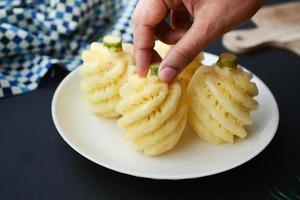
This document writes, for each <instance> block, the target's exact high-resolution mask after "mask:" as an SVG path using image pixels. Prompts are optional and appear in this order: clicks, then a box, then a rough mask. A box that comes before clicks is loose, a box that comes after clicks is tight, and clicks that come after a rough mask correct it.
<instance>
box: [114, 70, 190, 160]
mask: <svg viewBox="0 0 300 200" xmlns="http://www.w3.org/2000/svg"><path fill="white" fill-rule="evenodd" d="M152 71H153V70H152ZM120 95H121V100H120V102H119V103H118V106H117V111H118V112H119V113H120V114H121V115H122V117H121V118H119V120H118V122H117V124H118V126H120V127H121V128H123V129H124V130H125V137H126V138H128V139H129V140H130V141H131V142H132V144H133V147H134V148H135V149H136V150H138V151H140V152H142V153H144V154H145V155H149V156H155V155H159V154H162V153H164V152H166V151H168V150H170V149H172V148H173V147H174V146H175V145H176V143H177V142H178V140H179V138H180V136H181V135H182V132H183V130H184V128H185V125H186V121H187V104H186V99H185V94H184V90H183V87H182V86H181V83H180V82H178V81H174V82H173V83H172V84H170V85H168V84H165V83H162V82H161V81H160V80H159V78H158V77H157V76H156V75H155V74H153V73H152V75H151V74H150V73H149V75H148V76H147V77H146V78H140V77H138V76H137V75H131V76H129V79H128V82H127V83H125V84H124V85H123V86H122V87H121V90H120Z"/></svg>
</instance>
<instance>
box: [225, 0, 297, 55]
mask: <svg viewBox="0 0 300 200" xmlns="http://www.w3.org/2000/svg"><path fill="white" fill-rule="evenodd" d="M251 20H252V21H253V23H254V24H255V25H256V26H257V27H256V28H252V29H244V30H235V31H231V32H229V33H227V34H225V35H224V37H223V45H224V46H225V47H226V48H227V49H229V50H231V51H233V52H235V53H244V52H248V51H251V50H253V49H256V48H259V47H263V46H273V47H279V48H285V49H288V50H290V51H293V52H295V53H296V54H298V55H299V56H300V1H296V2H289V3H282V4H276V5H271V6H265V7H263V8H261V9H260V10H259V11H258V12H257V13H256V14H255V15H254V16H253V18H252V19H251Z"/></svg>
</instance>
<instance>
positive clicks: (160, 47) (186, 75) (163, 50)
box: [154, 40, 204, 87]
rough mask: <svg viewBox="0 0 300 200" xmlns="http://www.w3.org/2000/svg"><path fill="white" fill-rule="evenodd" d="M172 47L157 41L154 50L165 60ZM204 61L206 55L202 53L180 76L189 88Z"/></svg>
mask: <svg viewBox="0 0 300 200" xmlns="http://www.w3.org/2000/svg"><path fill="white" fill-rule="evenodd" d="M171 47H172V46H170V45H167V44H165V43H163V42H161V41H159V40H156V41H155V46H154V49H155V50H156V51H157V53H158V54H159V55H160V56H161V57H162V58H163V57H165V55H166V54H167V53H168V51H169V50H170V49H171ZM203 59H204V54H203V52H201V53H200V54H199V55H198V56H197V57H196V58H195V59H194V60H193V61H192V62H191V63H190V64H189V65H188V66H187V67H186V68H185V69H184V70H183V71H182V72H181V73H180V74H179V75H178V80H179V81H180V82H181V83H183V85H184V86H185V87H187V85H188V83H189V81H190V80H191V78H192V76H193V74H194V73H195V71H196V70H197V69H198V68H199V67H201V66H202V61H203Z"/></svg>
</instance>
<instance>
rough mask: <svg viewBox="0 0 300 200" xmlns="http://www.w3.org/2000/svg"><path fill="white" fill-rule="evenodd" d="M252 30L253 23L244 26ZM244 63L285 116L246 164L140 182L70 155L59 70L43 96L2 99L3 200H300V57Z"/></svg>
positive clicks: (218, 48)
mask: <svg viewBox="0 0 300 200" xmlns="http://www.w3.org/2000/svg"><path fill="white" fill-rule="evenodd" d="M270 2H271V3H274V2H279V1H270ZM270 2H269V3H270ZM299 23H300V22H299ZM249 26H251V24H250V23H249V22H247V23H245V24H244V25H243V27H249ZM224 50H225V49H224V48H223V46H222V45H221V42H220V40H218V41H216V42H215V43H213V44H212V45H211V46H209V47H208V48H207V49H206V51H208V52H211V53H214V54H219V53H221V52H223V51H224ZM239 62H240V63H241V64H242V65H244V66H246V67H247V68H248V69H249V70H251V71H252V72H254V73H255V74H256V75H257V76H259V77H260V78H261V79H262V80H263V81H264V82H265V83H266V84H267V85H268V86H269V87H270V89H271V91H272V92H273V94H274V95H275V98H276V100H277V102H278V105H279V110H280V124H279V128H278V131H277V134H276V135H275V138H274V140H273V141H272V142H271V144H270V145H269V146H268V147H267V148H266V149H265V150H264V151H263V152H262V153H261V154H259V155H258V156H257V157H255V158H254V159H252V160H251V161H249V162H247V163H246V164H244V165H242V166H240V167H237V168H235V169H232V170H230V171H227V172H223V173H221V174H217V175H213V176H209V177H204V178H199V179H194V180H182V181H157V180H149V179H143V178H136V177H132V176H128V175H124V174H120V173H117V172H114V171H111V170H108V169H106V168H103V167H101V166H99V165H97V164H94V163H93V162H91V161H89V160H87V159H85V158H84V157H82V156H81V155H79V154H78V153H76V152H75V151H74V150H73V149H72V148H71V147H69V146H68V145H67V144H66V143H65V142H64V141H63V139H62V138H61V137H60V135H59V134H58V132H57V131H56V129H55V127H54V124H53V122H52V118H51V112H50V106H51V100H52V96H53V93H54V91H55V89H56V87H57V86H58V84H59V83H60V81H61V80H62V79H63V78H64V76H66V75H67V72H66V71H64V70H62V69H61V68H59V67H56V68H55V69H53V70H52V71H51V72H50V73H48V75H47V76H46V77H45V78H44V79H43V81H42V83H41V85H40V87H39V88H38V89H37V90H36V91H34V92H31V93H28V94H24V95H20V96H15V97H12V98H6V99H0V200H7V199H9V200H10V199H49V200H50V199H51V200H52V199H74V200H75V199H249V200H250V199H251V200H252V199H255V200H256V199H275V198H273V197H272V196H271V194H270V191H273V192H275V190H276V189H275V187H277V188H278V189H279V190H280V191H282V192H284V193H287V192H288V191H289V190H290V189H292V190H293V191H294V192H296V193H297V194H299V195H300V180H297V177H299V178H300V156H299V153H300V152H299V145H300V102H299V100H300V98H299V97H300V95H299V92H300V87H299V80H300V57H297V56H296V55H294V54H292V53H290V52H288V51H285V50H280V49H264V50H260V51H257V52H255V53H251V54H247V55H241V56H239ZM54 72H55V74H54V76H51V74H52V75H53V73H54Z"/></svg>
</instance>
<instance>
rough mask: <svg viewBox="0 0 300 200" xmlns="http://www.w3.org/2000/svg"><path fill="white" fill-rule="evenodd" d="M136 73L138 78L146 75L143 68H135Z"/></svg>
mask: <svg viewBox="0 0 300 200" xmlns="http://www.w3.org/2000/svg"><path fill="white" fill-rule="evenodd" d="M136 71H137V74H138V75H139V76H140V77H144V76H146V75H147V70H146V69H144V68H137V69H136Z"/></svg>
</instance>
